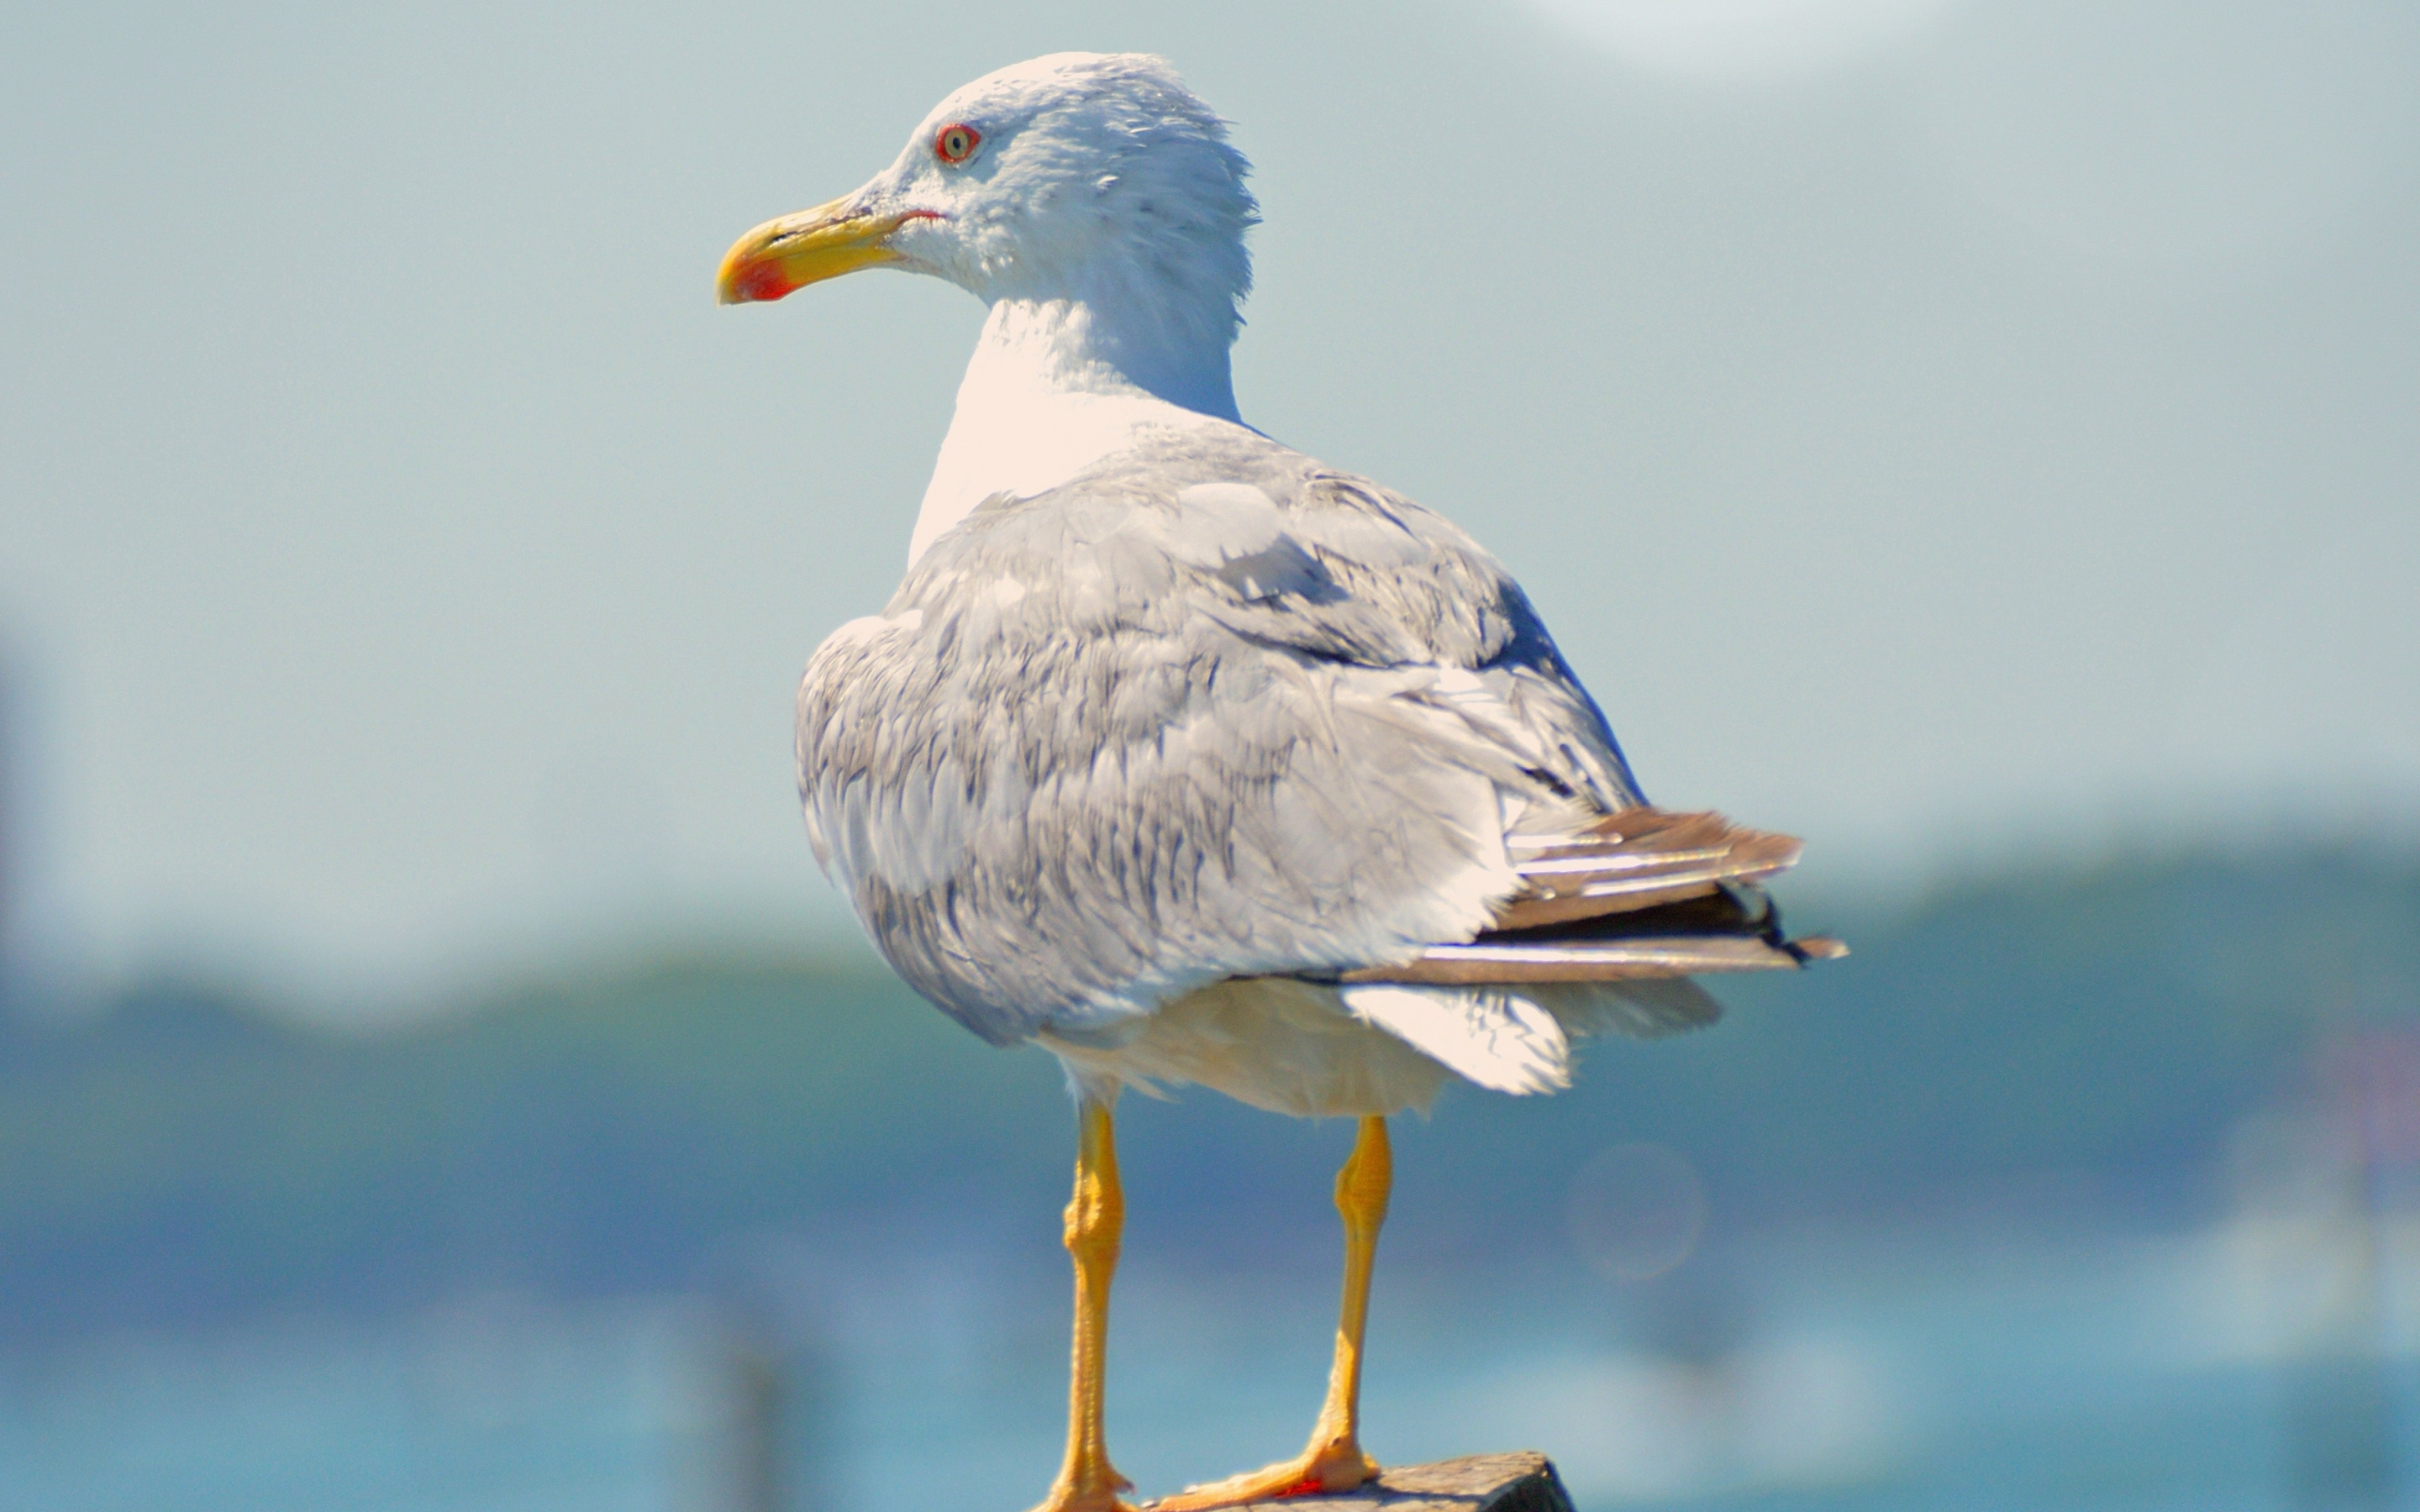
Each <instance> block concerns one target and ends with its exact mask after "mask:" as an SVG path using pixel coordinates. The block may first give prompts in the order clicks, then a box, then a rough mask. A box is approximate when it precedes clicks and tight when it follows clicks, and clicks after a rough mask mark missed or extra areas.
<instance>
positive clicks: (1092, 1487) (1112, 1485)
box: [1033, 1463, 1135, 1512]
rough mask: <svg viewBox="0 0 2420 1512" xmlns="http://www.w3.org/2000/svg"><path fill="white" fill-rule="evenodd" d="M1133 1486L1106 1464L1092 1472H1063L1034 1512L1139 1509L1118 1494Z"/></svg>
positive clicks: (1119, 1511)
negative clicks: (1072, 1473)
mask: <svg viewBox="0 0 2420 1512" xmlns="http://www.w3.org/2000/svg"><path fill="white" fill-rule="evenodd" d="M1133 1489H1134V1482H1132V1481H1130V1480H1128V1479H1126V1478H1125V1476H1124V1475H1121V1474H1119V1473H1117V1471H1116V1469H1115V1468H1114V1467H1112V1466H1110V1465H1109V1464H1107V1463H1103V1464H1102V1465H1100V1466H1099V1467H1098V1468H1097V1469H1095V1470H1094V1472H1093V1473H1089V1474H1081V1475H1068V1474H1065V1473H1062V1474H1061V1475H1060V1477H1059V1478H1058V1479H1057V1480H1055V1481H1053V1482H1051V1484H1050V1494H1049V1495H1047V1496H1045V1497H1044V1498H1043V1499H1042V1500H1041V1502H1040V1503H1039V1504H1036V1505H1035V1506H1034V1508H1033V1512H1135V1507H1134V1505H1133V1504H1131V1503H1129V1502H1127V1501H1125V1499H1124V1498H1122V1497H1120V1496H1119V1495H1118V1493H1119V1492H1120V1491H1130V1490H1133Z"/></svg>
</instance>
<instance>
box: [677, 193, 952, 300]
mask: <svg viewBox="0 0 2420 1512" xmlns="http://www.w3.org/2000/svg"><path fill="white" fill-rule="evenodd" d="M844 204H845V201H844V200H837V199H836V200H833V201H832V202H831V203H830V204H829V205H818V206H816V207H815V208H814V209H811V210H800V211H799V213H798V214H796V215H784V216H783V217H782V218H781V219H779V220H775V221H768V222H766V223H765V224H763V225H760V226H758V227H757V228H756V229H755V230H753V231H751V232H749V233H748V234H747V235H746V236H744V237H741V238H740V239H738V240H737V241H736V242H733V243H732V246H731V250H730V251H729V252H727V253H725V254H723V255H722V271H721V273H720V274H719V275H718V276H717V277H716V279H715V294H716V297H717V298H718V299H720V300H721V302H723V303H724V304H746V303H748V302H750V301H753V300H778V299H780V298H781V297H782V296H783V295H784V294H787V293H790V292H791V291H792V290H794V289H801V288H804V287H806V286H807V285H809V284H815V283H821V282H822V281H823V280H825V279H827V278H838V277H839V276H840V275H841V274H843V273H853V272H856V271H857V270H859V269H861V268H879V267H881V266H883V265H884V264H885V263H900V262H906V261H907V258H906V256H904V255H901V254H900V253H898V252H895V251H893V250H892V248H891V246H890V244H889V238H890V236H891V233H892V232H893V231H896V230H898V229H899V228H900V227H901V226H902V225H905V224H907V223H908V222H909V221H916V220H927V219H938V217H936V216H935V215H934V212H933V211H931V210H908V211H906V212H904V213H901V214H897V215H856V216H850V215H845V214H843V213H842V207H843V206H844Z"/></svg>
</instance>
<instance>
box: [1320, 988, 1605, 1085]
mask: <svg viewBox="0 0 2420 1512" xmlns="http://www.w3.org/2000/svg"><path fill="white" fill-rule="evenodd" d="M1343 996H1344V1006H1345V1007H1346V1008H1347V1009H1348V1010H1350V1011H1352V1014H1353V1016H1354V1017H1355V1018H1357V1019H1359V1020H1360V1021H1361V1022H1363V1023H1364V1024H1368V1025H1372V1026H1375V1027H1377V1028H1381V1029H1384V1030H1386V1031H1387V1032H1388V1034H1391V1035H1393V1036H1395V1037H1396V1038H1397V1039H1399V1040H1401V1041H1404V1043H1406V1044H1408V1045H1410V1046H1411V1047H1412V1048H1413V1049H1415V1050H1418V1051H1419V1052H1420V1053H1421V1054H1422V1055H1424V1056H1428V1057H1431V1058H1433V1059H1435V1060H1436V1061H1438V1062H1439V1063H1440V1064H1442V1065H1444V1066H1445V1067H1446V1068H1447V1069H1449V1070H1450V1071H1451V1072H1454V1074H1456V1075H1458V1076H1461V1077H1463V1078H1465V1079H1466V1080H1467V1081H1471V1082H1475V1083H1477V1084H1478V1085H1479V1086H1481V1087H1484V1088H1488V1089H1489V1090H1491V1091H1497V1092H1512V1093H1516V1094H1517V1093H1528V1092H1554V1091H1560V1090H1561V1089H1562V1088H1566V1087H1569V1086H1570V1085H1571V1084H1572V1045H1571V1041H1569V1040H1568V1039H1566V1038H1565V1037H1564V1035H1563V1030H1562V1026H1560V1025H1559V1024H1558V1023H1557V1022H1556V1021H1555V1016H1554V1015H1553V1014H1551V1013H1549V1012H1547V1011H1545V1010H1544V1009H1543V1008H1540V1007H1539V1006H1538V1005H1537V1004H1535V1003H1532V1002H1530V1001H1528V999H1526V998H1521V997H1515V996H1513V995H1512V994H1510V993H1507V992H1503V991H1500V990H1497V989H1491V988H1473V987H1404V986H1396V985H1393V984H1381V983H1373V984H1370V985H1366V986H1358V987H1347V988H1345V989H1344V990H1343Z"/></svg>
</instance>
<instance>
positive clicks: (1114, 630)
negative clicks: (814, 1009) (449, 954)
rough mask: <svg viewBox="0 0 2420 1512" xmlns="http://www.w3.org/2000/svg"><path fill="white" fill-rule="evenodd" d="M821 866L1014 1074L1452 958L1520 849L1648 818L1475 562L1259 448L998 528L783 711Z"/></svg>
mask: <svg viewBox="0 0 2420 1512" xmlns="http://www.w3.org/2000/svg"><path fill="white" fill-rule="evenodd" d="M798 741H799V793H800V795H801V797H802V799H803V800H804V803H805V807H806V812H807V819H808V827H809V831H810V835H811V837H812V839H813V841H814V847H815V854H816V856H817V857H818V859H819V860H821V861H822V863H823V864H824V866H825V868H826V870H827V871H829V872H830V873H831V874H832V876H833V877H834V879H835V880H836V881H838V882H839V883H840V884H841V885H842V886H843V887H845V888H846V889H847V890H848V893H849V895H850V898H851V900H852V901H853V903H855V905H856V908H857V911H858V913H859V915H860V917H861V918H862V919H863V920H864V922H865V924H866V927H867V929H868V931H869V932H870V933H872V935H873V937H874V939H875V942H876V945H877V946H878V947H879V948H880V949H881V950H882V953H883V954H884V956H885V957H887V958H888V959H889V960H890V962H891V964H892V965H893V966H894V967H895V968H896V969H897V970H898V971H899V973H900V975H901V976H903V977H904V978H906V979H907V981H908V982H909V983H910V984H912V985H913V986H914V987H915V988H916V989H917V990H918V991H919V992H921V993H923V995H925V996H927V997H929V998H930V999H932V1000H933V1001H934V1002H935V1003H937V1004H939V1006H940V1007H941V1008H942V1009H943V1010H944V1011H947V1012H949V1013H950V1014H951V1015H952V1016H953V1017H954V1018H956V1019H957V1020H958V1021H959V1022H960V1023H961V1024H964V1025H965V1026H967V1027H969V1028H970V1029H972V1030H974V1031H975V1032H976V1033H978V1034H980V1035H982V1036H984V1037H985V1039H987V1040H991V1041H995V1042H999V1043H1009V1042H1014V1041H1020V1040H1024V1039H1027V1038H1030V1037H1031V1036H1032V1035H1033V1034H1034V1033H1036V1032H1038V1031H1047V1032H1053V1033H1083V1032H1086V1031H1088V1030H1096V1029H1099V1028H1102V1027H1104V1026H1110V1025H1113V1024H1114V1023H1115V1022H1117V1021H1118V1020H1121V1019H1124V1018H1126V1017H1128V1016H1130V1015H1135V1014H1140V1013H1146V1012H1149V1011H1151V1010H1152V1009H1154V1008H1155V1007H1156V1006H1158V1005H1159V1004H1161V1003H1163V1002H1166V1001H1168V1000H1170V999H1171V998H1172V997H1174V996H1176V995H1180V994H1183V993H1185V992H1187V991H1188V990H1190V989H1192V988H1195V987H1198V986H1201V985H1202V984H1205V983H1208V982H1212V981H1216V980H1220V979H1223V978H1228V977H1237V976H1254V975H1264V974H1312V975H1318V974H1328V973H1336V972H1341V971H1344V970H1348V969H1352V968H1355V967H1362V966H1368V965H1372V964H1388V963H1394V962H1402V961H1407V960H1409V959H1411V958H1412V957H1414V956H1416V955H1417V954H1418V953H1419V950H1420V949H1422V948H1423V947H1425V946H1428V945H1432V944H1435V943H1439V942H1451V941H1459V940H1466V939H1469V938H1470V937H1472V935H1474V934H1475V933H1478V932H1479V931H1480V930H1481V929H1483V928H1485V927H1486V925H1487V923H1488V921H1489V919H1490V918H1491V917H1492V915H1493V912H1494V910H1495V908H1496V906H1497V905H1498V904H1499V903H1502V902H1503V900H1504V899H1506V898H1507V897H1509V896H1511V895H1512V892H1513V891H1514V890H1515V889H1516V888H1517V887H1519V885H1520V883H1519V878H1518V876H1517V875H1516V873H1515V872H1513V871H1512V867H1511V865H1510V863H1509V862H1508V860H1507V857H1506V852H1505V847H1504V834H1505V827H1506V824H1507V821H1508V818H1509V816H1510V815H1511V813H1512V811H1513V810H1517V809H1519V808H1521V807H1523V806H1525V805H1528V804H1539V805H1549V806H1555V805H1559V806H1561V807H1563V808H1567V809H1570V810H1575V811H1576V810H1590V811H1594V812H1596V813H1607V812H1612V811H1616V810H1622V809H1626V808H1630V807H1632V806H1635V805H1637V804H1638V803H1639V802H1641V801H1642V799H1641V797H1640V795H1639V793H1638V789H1637V784H1636V782H1635V781H1634V780H1633V779H1632V778H1631V775H1630V772H1629V769H1628V767H1627V766H1626V764H1624V763H1623V760H1622V757H1621V752H1620V750H1619V748H1617V747H1616V745H1615V743H1614V739H1613V735H1612V733H1611V731H1610V730H1609V729H1607V727H1606V721H1605V719H1604V717H1603V716H1602V715H1601V714H1600V713H1599V712H1598V710H1597V708H1596V705H1595V704H1594V702H1591V701H1590V698H1589V696H1588V694H1587V692H1586V691H1585V690H1583V689H1582V688H1581V687H1580V686H1579V684H1578V682H1577V681H1576V680H1575V678H1574V677H1573V676H1572V674H1571V671H1570V670H1569V668H1568V667H1566V666H1565V664H1564V663H1563V660H1562V658H1561V656H1560V655H1559V653H1558V652H1557V651H1556V649H1555V646H1554V643H1553V641H1552V640H1550V639H1549V637H1548V636H1547V634H1546V631H1545V628H1544V625H1541V624H1540V623H1539V621H1538V618H1537V616H1536V614H1535V613H1534V612H1533V611H1532V610H1531V609H1530V607H1529V605H1528V600H1527V599H1526V598H1525V597H1524V596H1523V594H1522V593H1521V590H1520V588H1519V587H1518V585H1517V584H1515V583H1514V582H1513V581H1512V578H1511V577H1510V576H1509V575H1508V574H1506V572H1505V571H1504V569H1503V568H1502V567H1501V566H1499V565H1498V564H1497V563H1496V561H1495V560H1494V559H1493V558H1492V557H1490V556H1489V555H1488V554H1487V553H1486V552H1485V551H1483V550H1482V549H1481V548H1480V547H1479V546H1478V545H1477V544H1476V543H1474V542H1473V541H1471V540H1470V538H1469V537H1467V536H1466V535H1465V534H1464V533H1463V532H1461V531H1460V530H1458V529H1456V528H1455V527H1454V526H1452V525H1451V524H1450V523H1448V522H1447V521H1445V520H1444V519H1442V518H1440V517H1437V516H1435V515H1434V514H1432V513H1430V512H1429V511H1427V510H1425V509H1423V508H1421V507H1420V506H1419V505H1417V504H1414V503H1412V502H1411V501H1408V500H1405V499H1404V498H1402V497H1400V496H1399V495H1396V494H1394V493H1391V492H1389V491H1388V490H1387V489H1385V488H1383V487H1380V486H1377V485H1375V484H1373V483H1371V482H1369V481H1368V480H1366V479H1362V478H1357V477H1354V476H1350V475H1348V474H1343V473H1339V472H1335V471H1329V470H1327V469H1326V468H1323V467H1322V466H1320V465H1319V464H1318V463H1317V462H1315V461H1313V460H1311V458H1309V457H1306V456H1303V455H1300V454H1299V453H1296V452H1294V451H1291V450H1289V449H1287V448H1285V447H1283V446H1280V445H1279V444H1277V443H1276V442H1274V441H1271V440H1268V439H1266V438H1265V437H1263V436H1261V435H1259V434H1258V433H1256V432H1253V431H1250V430H1249V429H1246V428H1244V427H1242V426H1230V425H1217V426H1209V427H1203V428H1199V429H1193V430H1189V431H1186V432H1171V433H1170V434H1168V435H1166V436H1165V437H1162V438H1159V439H1156V440H1148V441H1146V442H1144V443H1142V444H1140V445H1139V446H1137V447H1134V448H1131V449H1129V450H1125V451H1123V452H1120V453H1118V454H1115V455H1111V456H1109V457H1108V458H1106V459H1104V460H1103V461H1102V462H1100V463H1098V464H1096V465H1094V467H1092V468H1091V469H1089V470H1088V471H1084V472H1083V473H1081V474H1079V475H1078V476H1077V477H1075V478H1073V479H1071V480H1070V481H1069V482H1067V483H1066V484H1064V485H1063V486H1060V487H1057V488H1054V489H1051V490H1050V491H1048V492H1047V493H1044V494H1041V495H1039V496H1037V497H1033V498H1028V499H1004V498H1001V499H994V500H991V501H987V502H985V504H984V505H982V506H981V507H980V508H978V509H976V510H975V511H974V512H973V513H972V514H970V516H969V517H967V518H965V519H964V520H962V521H961V522H959V523H958V524H957V525H956V526H955V527H954V528H953V529H952V530H950V531H949V532H947V533H946V534H944V535H943V536H941V537H940V539H939V540H938V541H937V542H936V543H935V544H934V545H933V546H932V548H930V549H929V550H927V551H926V552H925V554H924V555H923V557H922V558H921V559H919V561H918V562H917V563H916V564H915V566H914V567H913V569H912V570H911V571H910V572H909V574H908V576H907V579H906V581H904V582H903V583H902V584H901V585H900V588H899V590H898V592H897V594H895V595H894V596H893V597H892V601H891V603H890V605H889V607H888V608H887V609H886V610H885V611H884V612H883V613H882V614H881V615H879V616H876V617H873V618H868V619H862V620H858V621H855V622H853V623H851V624H849V625H845V626H843V627H842V628H841V629H840V630H839V631H837V632H835V633H834V634H833V635H832V637H831V638H830V640H827V641H826V642H825V643H824V645H823V646H822V647H821V648H820V649H819V650H818V651H817V652H816V653H815V656H814V659H813V661H812V662H811V663H810V665H809V667H808V669H807V672H806V676H805V679H804V681H803V682H802V684H801V686H800V687H799V725H798Z"/></svg>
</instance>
